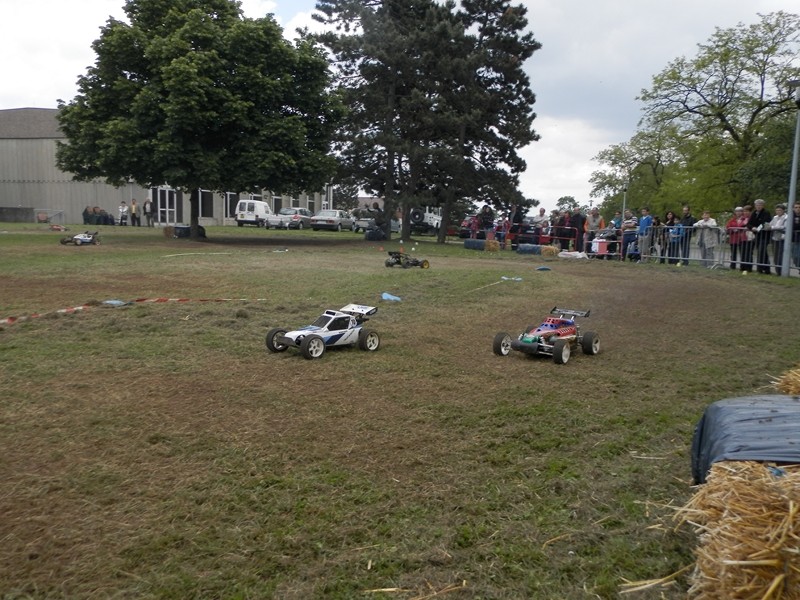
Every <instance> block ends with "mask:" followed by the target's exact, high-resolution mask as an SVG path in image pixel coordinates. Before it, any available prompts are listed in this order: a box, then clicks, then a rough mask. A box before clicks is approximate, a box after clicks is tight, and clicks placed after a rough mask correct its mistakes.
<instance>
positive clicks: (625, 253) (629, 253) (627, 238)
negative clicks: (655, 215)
mask: <svg viewBox="0 0 800 600" xmlns="http://www.w3.org/2000/svg"><path fill="white" fill-rule="evenodd" d="M624 217H625V218H624V219H623V220H622V227H621V228H620V229H622V248H621V251H622V260H625V259H626V258H628V257H630V258H631V260H633V257H634V256H637V255H638V254H639V253H638V251H637V250H636V235H637V231H638V230H639V219H637V218H636V216H635V215H634V214H633V212H632V211H631V210H630V209H629V208H626V209H625V215H624Z"/></svg>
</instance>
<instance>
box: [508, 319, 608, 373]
mask: <svg viewBox="0 0 800 600" xmlns="http://www.w3.org/2000/svg"><path fill="white" fill-rule="evenodd" d="M589 312H590V311H588V310H571V309H568V308H558V307H555V308H553V310H551V311H550V314H551V315H557V316H550V317H547V318H546V319H545V320H544V321H542V323H541V324H540V325H538V326H536V325H529V326H528V327H526V328H525V331H523V332H522V333H521V334H520V335H519V337H517V339H516V340H512V339H511V336H510V335H509V334H507V333H506V332H504V331H501V332H499V333H497V335H495V336H494V344H493V347H492V349H493V350H494V353H495V354H497V355H498V356H508V354H509V353H510V352H511V350H517V351H519V352H522V353H524V354H545V355H547V356H552V357H553V361H554V362H555V363H556V364H557V365H563V364H565V363H566V362H567V361H569V357H570V356H571V355H572V351H573V350H577V349H578V347H580V348H581V350H583V353H584V354H589V355H594V354H597V353H598V352H600V339H599V338H598V336H597V334H596V333H595V332H593V331H586V332H582V331H581V328H580V325H578V324H577V323H576V322H575V317H588V316H589Z"/></svg>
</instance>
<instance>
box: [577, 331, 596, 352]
mask: <svg viewBox="0 0 800 600" xmlns="http://www.w3.org/2000/svg"><path fill="white" fill-rule="evenodd" d="M581 349H582V350H583V353H584V354H590V355H595V354H597V353H598V352H600V338H599V337H597V334H596V333H595V332H594V331H587V332H586V333H584V334H583V339H582V340H581Z"/></svg>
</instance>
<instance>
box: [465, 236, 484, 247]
mask: <svg viewBox="0 0 800 600" xmlns="http://www.w3.org/2000/svg"><path fill="white" fill-rule="evenodd" d="M485 246H486V240H476V239H472V238H468V239H466V240H464V249H465V250H483V249H484V247H485Z"/></svg>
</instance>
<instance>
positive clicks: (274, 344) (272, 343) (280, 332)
mask: <svg viewBox="0 0 800 600" xmlns="http://www.w3.org/2000/svg"><path fill="white" fill-rule="evenodd" d="M284 335H286V330H285V329H281V328H279V327H276V328H275V329H270V330H269V331H268V332H267V350H269V351H270V352H283V351H284V350H286V349H287V348H288V347H289V346H287V345H286V344H281V343H280V342H279V341H278V340H279V339H281V338H282V337H283V336H284Z"/></svg>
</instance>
